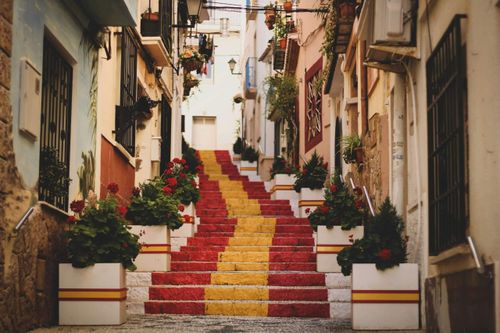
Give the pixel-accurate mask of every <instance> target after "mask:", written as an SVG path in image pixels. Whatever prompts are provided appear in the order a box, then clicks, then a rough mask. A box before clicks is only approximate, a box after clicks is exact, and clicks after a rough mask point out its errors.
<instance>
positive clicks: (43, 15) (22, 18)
mask: <svg viewBox="0 0 500 333" xmlns="http://www.w3.org/2000/svg"><path fill="white" fill-rule="evenodd" d="M47 33H50V34H51V35H53V36H54V37H55V39H56V40H57V41H58V43H59V44H60V46H61V48H62V49H63V50H64V51H65V53H67V56H68V58H69V59H68V60H70V63H72V64H73V103H72V125H71V148H70V161H71V162H70V178H71V179H72V180H73V181H72V182H71V185H70V201H71V200H72V198H74V197H75V196H76V195H77V193H78V189H79V186H78V176H77V173H76V172H77V169H78V167H79V166H80V165H81V164H82V158H81V154H82V152H88V151H89V150H93V151H95V148H94V145H95V144H94V141H93V138H92V129H91V128H92V126H93V125H92V117H91V116H90V113H89V110H90V96H89V95H90V93H89V91H90V87H91V57H92V55H91V54H90V55H89V53H88V51H86V47H85V46H83V45H82V44H81V41H82V36H83V27H82V26H81V24H80V23H79V21H78V20H77V19H76V18H75V16H74V15H73V14H72V13H71V12H70V10H69V8H68V7H66V5H65V4H64V2H63V1H59V0H16V1H14V21H13V51H12V83H11V84H12V89H11V100H12V111H13V114H14V121H13V124H14V126H13V139H14V150H15V154H16V164H17V167H18V169H19V171H20V173H21V176H22V179H23V182H24V184H25V186H26V187H28V188H31V189H33V188H34V187H35V186H36V183H37V180H38V168H39V157H40V156H39V155H40V154H39V149H40V148H39V140H37V141H36V142H33V141H31V140H29V139H28V138H27V137H25V136H24V134H22V133H21V132H19V79H20V67H21V65H20V61H21V59H22V58H26V59H28V60H29V61H30V62H31V63H32V64H33V65H34V66H35V67H36V68H37V70H38V71H39V72H41V71H42V65H43V40H44V34H47Z"/></svg>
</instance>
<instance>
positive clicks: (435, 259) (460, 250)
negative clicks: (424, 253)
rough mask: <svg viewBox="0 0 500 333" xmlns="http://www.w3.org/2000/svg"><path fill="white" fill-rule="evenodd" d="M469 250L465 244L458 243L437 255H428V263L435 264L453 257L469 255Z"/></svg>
mask: <svg viewBox="0 0 500 333" xmlns="http://www.w3.org/2000/svg"><path fill="white" fill-rule="evenodd" d="M470 254H471V250H470V247H469V246H468V245H467V244H460V245H458V246H455V247H452V248H451V249H448V250H445V251H443V252H441V253H440V254H438V255H437V256H430V257H429V264H431V265H437V264H440V263H443V262H445V261H447V260H450V259H452V258H455V257H460V256H465V255H470Z"/></svg>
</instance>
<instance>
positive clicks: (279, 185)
mask: <svg viewBox="0 0 500 333" xmlns="http://www.w3.org/2000/svg"><path fill="white" fill-rule="evenodd" d="M295 179H296V177H295V175H286V174H277V175H275V176H274V179H273V180H272V184H271V199H273V200H290V201H293V200H295V201H298V199H299V194H298V193H297V192H295V190H294V189H293V185H294V184H295Z"/></svg>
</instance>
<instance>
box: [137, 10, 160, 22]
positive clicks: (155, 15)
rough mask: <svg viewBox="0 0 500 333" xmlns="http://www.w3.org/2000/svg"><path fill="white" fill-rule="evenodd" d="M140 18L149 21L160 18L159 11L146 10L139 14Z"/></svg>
mask: <svg viewBox="0 0 500 333" xmlns="http://www.w3.org/2000/svg"><path fill="white" fill-rule="evenodd" d="M141 18H143V19H145V20H151V21H158V20H160V13H158V12H155V13H150V12H146V13H143V14H142V15H141Z"/></svg>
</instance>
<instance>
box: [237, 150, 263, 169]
mask: <svg viewBox="0 0 500 333" xmlns="http://www.w3.org/2000/svg"><path fill="white" fill-rule="evenodd" d="M258 160H259V152H258V151H256V150H255V149H254V148H253V147H252V146H246V147H244V148H243V151H242V153H241V167H240V172H241V175H242V176H256V175H257V161H258Z"/></svg>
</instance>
